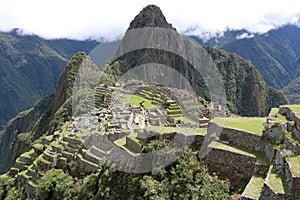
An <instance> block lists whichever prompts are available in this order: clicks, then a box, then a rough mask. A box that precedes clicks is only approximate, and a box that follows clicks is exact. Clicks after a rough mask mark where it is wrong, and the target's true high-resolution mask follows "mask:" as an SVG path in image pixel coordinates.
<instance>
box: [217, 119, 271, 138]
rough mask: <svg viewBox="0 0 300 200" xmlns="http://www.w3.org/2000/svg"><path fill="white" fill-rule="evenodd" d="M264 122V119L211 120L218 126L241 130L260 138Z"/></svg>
mask: <svg viewBox="0 0 300 200" xmlns="http://www.w3.org/2000/svg"><path fill="white" fill-rule="evenodd" d="M265 121H266V118H264V117H235V118H230V117H216V118H214V119H212V120H211V122H214V123H216V124H218V125H220V126H223V127H227V128H233V129H239V130H243V131H246V132H249V133H253V134H255V135H258V136H262V131H263V130H264V126H263V123H264V122H265Z"/></svg>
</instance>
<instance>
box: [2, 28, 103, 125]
mask: <svg viewBox="0 0 300 200" xmlns="http://www.w3.org/2000/svg"><path fill="white" fill-rule="evenodd" d="M97 44H98V42H96V41H75V40H68V39H57V40H45V39H43V38H40V37H38V36H34V35H33V36H21V35H19V34H18V33H17V30H16V29H15V30H13V31H11V32H9V33H4V32H0V85H1V87H0V129H1V127H2V126H3V125H5V124H6V122H7V121H8V120H9V119H10V118H12V117H14V116H15V115H16V114H17V113H18V112H20V111H23V110H25V109H28V108H30V107H32V106H33V104H34V103H35V102H36V101H37V100H38V99H40V98H42V97H43V96H45V95H47V94H50V93H51V92H53V91H54V89H55V87H56V84H57V81H58V79H59V77H60V74H61V73H62V71H63V69H64V67H65V65H66V63H67V61H68V60H69V59H70V58H71V57H72V55H74V54H75V53H76V52H78V51H85V52H89V51H91V50H92V49H93V48H94V47H95V46H96V45H97Z"/></svg>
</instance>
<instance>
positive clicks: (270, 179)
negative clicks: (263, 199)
mask: <svg viewBox="0 0 300 200" xmlns="http://www.w3.org/2000/svg"><path fill="white" fill-rule="evenodd" d="M273 169H274V166H273V165H272V166H271V167H270V169H269V172H268V176H267V178H266V183H267V184H268V185H269V186H270V187H271V189H272V190H273V191H274V192H276V193H281V194H285V192H286V191H287V184H286V182H285V176H284V175H282V174H277V173H274V172H273Z"/></svg>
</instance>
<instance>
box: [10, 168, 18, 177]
mask: <svg viewBox="0 0 300 200" xmlns="http://www.w3.org/2000/svg"><path fill="white" fill-rule="evenodd" d="M18 173H19V169H18V168H15V167H11V168H10V169H9V172H8V175H9V176H11V177H14V176H15V175H16V174H18Z"/></svg>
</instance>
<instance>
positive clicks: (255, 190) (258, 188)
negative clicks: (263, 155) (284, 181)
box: [242, 175, 264, 199]
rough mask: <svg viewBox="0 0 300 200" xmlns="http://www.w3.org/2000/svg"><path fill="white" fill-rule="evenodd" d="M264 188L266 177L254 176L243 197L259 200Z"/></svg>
mask: <svg viewBox="0 0 300 200" xmlns="http://www.w3.org/2000/svg"><path fill="white" fill-rule="evenodd" d="M263 186H264V177H263V176H262V175H254V176H252V178H251V179H250V181H249V183H248V185H247V186H246V188H245V190H244V192H243V194H242V196H243V197H250V198H253V199H258V198H259V197H260V194H261V192H262V189H263Z"/></svg>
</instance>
